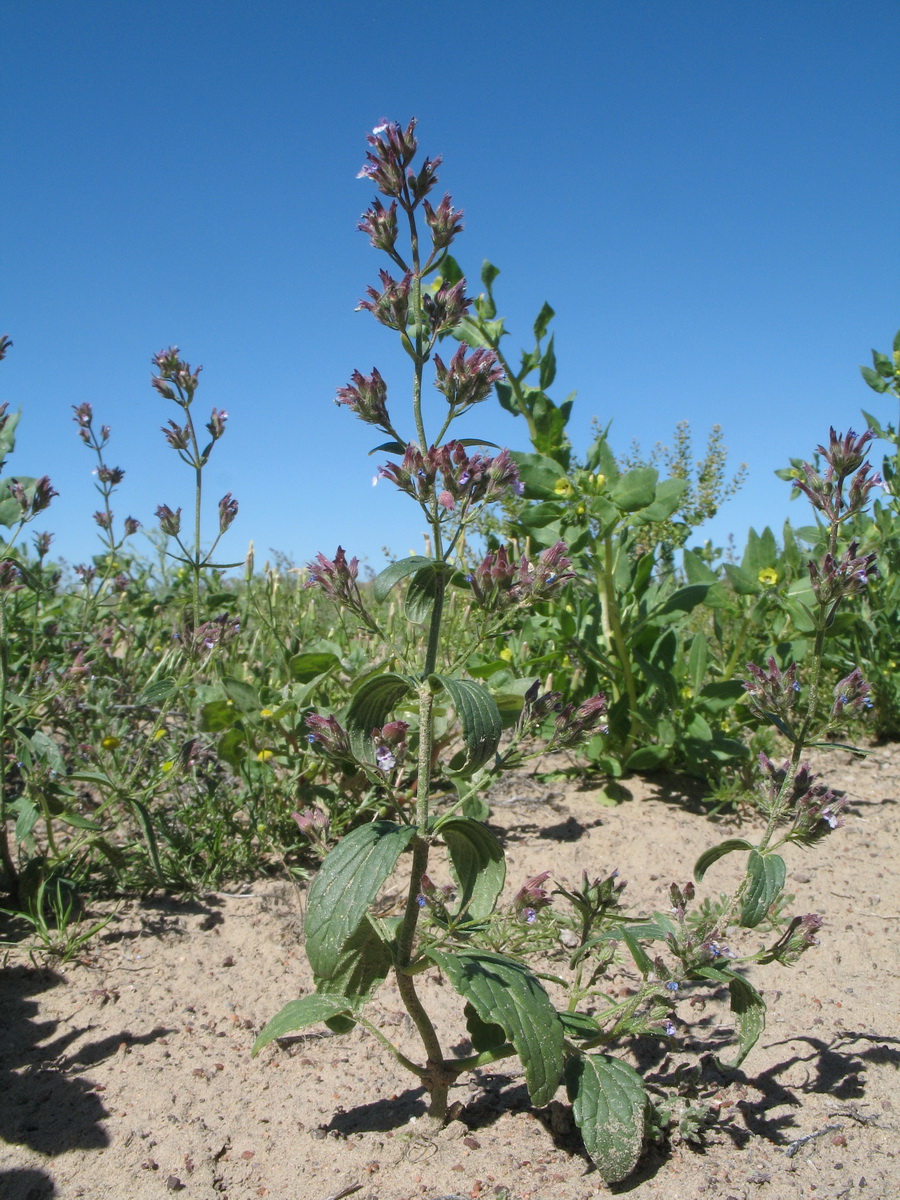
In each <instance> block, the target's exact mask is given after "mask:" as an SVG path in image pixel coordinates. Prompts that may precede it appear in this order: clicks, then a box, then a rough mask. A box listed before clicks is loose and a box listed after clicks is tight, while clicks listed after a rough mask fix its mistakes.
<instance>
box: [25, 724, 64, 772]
mask: <svg viewBox="0 0 900 1200" xmlns="http://www.w3.org/2000/svg"><path fill="white" fill-rule="evenodd" d="M23 740H24V741H27V742H28V744H29V746H31V749H32V753H33V754H34V757H35V758H36V759H38V760H39V761H40V762H43V763H46V764H47V766H48V767H49V768H50V770H51V771H55V772H56V773H57V775H59V776H63V775H65V773H66V761H65V759H64V758H63V756H62V751H61V750H60V748H59V746H57V744H56V742H54V740H53V738H52V737H50V736H49V734H46V733H43V732H42V731H41V730H40V729H36V730H35V732H34V733H33V734H32V735H31V737H30V738H23Z"/></svg>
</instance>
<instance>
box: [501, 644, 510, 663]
mask: <svg viewBox="0 0 900 1200" xmlns="http://www.w3.org/2000/svg"><path fill="white" fill-rule="evenodd" d="M497 657H498V658H502V659H503V661H504V662H512V657H513V654H512V650H510V648H509V646H504V647H503V649H502V650H501V651H500V653H499V654H498V655H497Z"/></svg>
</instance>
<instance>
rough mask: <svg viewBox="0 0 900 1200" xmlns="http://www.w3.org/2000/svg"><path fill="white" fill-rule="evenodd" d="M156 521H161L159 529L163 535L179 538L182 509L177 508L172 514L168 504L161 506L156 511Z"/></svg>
mask: <svg viewBox="0 0 900 1200" xmlns="http://www.w3.org/2000/svg"><path fill="white" fill-rule="evenodd" d="M156 519H157V520H158V521H159V527H160V529H161V530H162V531H163V533H165V534H168V536H169V537H177V536H178V534H179V532H180V530H181V509H180V508H176V509H175V511H174V512H172V510H171V508H169V506H168V504H160V506H159V508H157V510H156Z"/></svg>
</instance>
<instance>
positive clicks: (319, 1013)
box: [250, 992, 353, 1058]
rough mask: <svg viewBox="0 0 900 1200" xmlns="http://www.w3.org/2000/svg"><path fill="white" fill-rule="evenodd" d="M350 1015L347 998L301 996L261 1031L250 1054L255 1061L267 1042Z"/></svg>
mask: <svg viewBox="0 0 900 1200" xmlns="http://www.w3.org/2000/svg"><path fill="white" fill-rule="evenodd" d="M352 1011H353V1006H352V1005H351V1003H350V1002H349V1000H348V999H347V997H346V996H339V995H337V994H336V993H334V992H311V993H310V994H309V995H308V996H301V997H300V999H299V1000H291V1001H290V1002H289V1003H288V1004H286V1005H285V1006H284V1008H283V1009H282V1010H281V1012H280V1013H278V1014H277V1015H276V1016H274V1017H273V1018H272V1020H271V1021H269V1023H268V1024H267V1025H265V1026H264V1027H263V1029H262V1032H261V1033H260V1035H259V1037H258V1038H257V1039H256V1041H255V1042H254V1043H253V1049H252V1050H251V1051H250V1054H251V1055H252V1056H253V1057H254V1058H255V1057H256V1055H257V1054H259V1052H260V1050H262V1048H263V1047H264V1046H268V1044H269V1042H274V1041H276V1039H278V1038H283V1037H287V1035H288V1034H289V1033H296V1032H297V1031H298V1030H300V1029H306V1028H307V1027H308V1026H310V1025H318V1024H319V1023H320V1022H322V1021H327V1020H328V1019H329V1018H330V1017H336V1016H338V1015H339V1014H340V1013H350V1012H352Z"/></svg>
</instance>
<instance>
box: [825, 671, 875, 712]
mask: <svg viewBox="0 0 900 1200" xmlns="http://www.w3.org/2000/svg"><path fill="white" fill-rule="evenodd" d="M871 690H872V689H871V688H870V687H869V684H868V683H867V682H866V681H865V679H863V676H862V672H861V671H860V669H859V667H854V668H853V670H852V671H851V672H850V674H849V675H845V676H844V678H843V679H841V680H840V681H839V682H838V683H836V684H835V686H834V704H833V706H832V709H831V715H832V716H833V717H835V718H841V717H858V716H862V715H863V714H864V713H866V712H867V711H868V710H869V709H870V708H871V707H872V700H871V697H870V696H869V692H870V691H871Z"/></svg>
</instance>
